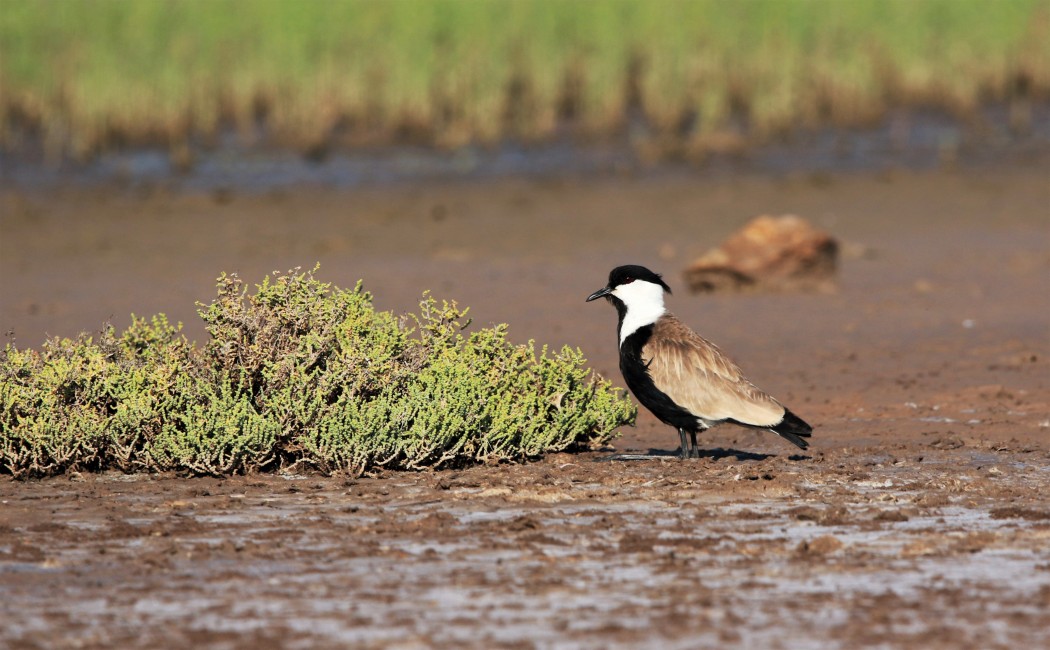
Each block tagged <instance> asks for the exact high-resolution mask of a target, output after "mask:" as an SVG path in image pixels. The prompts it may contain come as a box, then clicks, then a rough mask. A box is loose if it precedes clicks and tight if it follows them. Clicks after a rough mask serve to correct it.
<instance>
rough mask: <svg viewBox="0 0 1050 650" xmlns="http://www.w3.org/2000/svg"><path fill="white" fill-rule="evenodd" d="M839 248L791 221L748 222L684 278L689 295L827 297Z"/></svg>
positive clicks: (769, 218) (761, 219) (805, 225)
mask: <svg viewBox="0 0 1050 650" xmlns="http://www.w3.org/2000/svg"><path fill="white" fill-rule="evenodd" d="M838 254H839V244H838V242H837V241H836V240H835V239H834V238H832V237H831V236H830V235H828V234H827V233H825V232H821V231H819V230H817V229H816V228H814V227H813V226H812V225H811V224H810V223H809V222H808V221H806V220H805V219H803V218H801V217H797V216H795V215H784V216H780V217H773V216H768V215H765V216H761V217H756V218H754V219H752V220H751V221H750V222H748V224H747V225H745V226H744V227H743V228H742V229H741V230H739V231H737V232H736V233H734V234H733V235H731V236H730V237H729V239H727V240H726V241H725V242H723V243H722V245H721V246H719V247H718V248H715V249H712V250H710V251H708V252H707V253H705V254H704V255H703V256H701V257H700V258H699V259H697V260H696V261H695V262H693V263H692V264H690V265H689V266H688V267H687V268H686V269H685V272H684V275H685V280H686V283H687V284H688V285H689V288H690V289H691V290H692V291H694V292H713V291H743V290H773V291H797V290H808V291H813V290H816V291H831V290H833V289H834V288H835V276H836V273H837V270H838Z"/></svg>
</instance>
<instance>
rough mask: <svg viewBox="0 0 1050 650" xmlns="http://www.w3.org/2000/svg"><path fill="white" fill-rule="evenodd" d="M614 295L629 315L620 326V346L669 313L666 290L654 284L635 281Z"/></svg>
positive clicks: (622, 286) (618, 288) (614, 291)
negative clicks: (665, 296) (665, 306)
mask: <svg viewBox="0 0 1050 650" xmlns="http://www.w3.org/2000/svg"><path fill="white" fill-rule="evenodd" d="M612 295H614V296H616V297H617V298H619V299H620V300H621V301H622V302H623V304H624V305H626V306H627V314H626V315H625V316H624V317H623V324H622V325H621V326H620V345H623V342H624V340H625V339H626V338H627V337H628V336H630V335H631V334H634V333H635V332H636V331H637V330H638V328H640V327H645V326H646V325H652V324H653V323H655V322H656V321H657V319H659V318H660V317H661V316H663V315H664V312H666V311H667V310H666V309H665V308H664V288H663V287H661V286H660V285H658V284H653V283H652V282H646V281H644V280H635V281H634V282H631V283H629V284H622V285H620V286H618V287H616V289H615V290H613V292H612Z"/></svg>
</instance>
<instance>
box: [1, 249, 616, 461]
mask: <svg viewBox="0 0 1050 650" xmlns="http://www.w3.org/2000/svg"><path fill="white" fill-rule="evenodd" d="M315 271H316V269H315ZM200 314H201V317H202V318H203V319H204V322H205V324H206V327H207V331H208V333H209V335H210V339H209V341H208V342H207V344H205V345H204V346H203V347H202V348H197V347H195V346H194V345H193V344H191V343H189V342H188V341H187V340H186V339H185V337H184V336H183V335H182V334H181V326H178V327H176V326H172V325H171V324H170V323H169V322H168V321H167V319H166V318H165V317H164V316H163V315H161V316H156V317H154V318H152V319H151V320H149V321H147V320H145V319H140V318H135V317H133V318H132V324H131V326H130V327H129V328H128V329H127V330H126V331H125V332H123V333H122V334H121V335H120V336H117V335H116V333H115V332H114V331H113V329H112V328H107V329H106V330H105V331H103V333H102V334H101V335H100V337H99V340H98V342H95V341H94V340H93V339H91V338H89V337H86V336H81V337H80V338H78V339H76V340H70V339H55V340H52V341H49V342H48V343H46V344H45V345H44V346H43V349H42V351H40V352H37V351H35V350H19V349H17V348H15V347H14V346H12V345H8V346H7V347H6V348H5V349H4V350H3V352H2V353H0V408H2V411H0V471H4V472H7V473H10V474H12V475H14V476H16V477H30V476H43V475H49V474H56V473H61V472H63V471H66V470H69V469H105V468H115V469H120V470H123V471H139V470H151V471H163V470H177V471H185V472H190V473H193V474H214V475H222V474H231V473H246V472H252V471H260V470H268V469H280V468H285V469H288V468H292V467H296V466H306V467H312V468H315V469H317V470H319V471H322V472H328V473H331V472H349V473H351V474H355V475H356V474H360V473H362V472H366V471H368V470H369V469H371V468H375V467H390V468H398V469H418V468H423V467H447V466H456V465H462V464H465V463H472V462H485V461H500V460H515V461H519V460H524V459H528V458H533V457H537V456H539V455H541V454H544V453H548V452H552V451H560V450H565V449H572V448H587V447H591V446H595V445H601V444H603V443H605V442H607V441H608V440H609V439H610V438H611V436H612V434H613V431H614V430H615V429H616V428H617V427H618V426H621V425H623V424H627V423H631V422H633V420H634V416H635V410H634V407H633V406H632V405H631V403H630V402H629V400H627V399H626V397H625V396H624V395H623V394H622V392H621V391H619V390H618V389H613V388H611V386H610V384H609V382H607V381H605V380H604V379H601V378H599V377H596V376H594V375H593V374H592V373H590V372H589V371H588V370H587V369H586V368H585V367H584V364H585V360H584V359H583V357H582V355H581V353H580V351H579V350H573V349H571V348H568V347H566V348H563V349H562V350H561V351H559V352H556V353H553V354H552V353H550V352H549V351H548V350H547V348H546V347H544V348H543V349H542V350H541V351H540V352H539V353H537V352H536V350H535V346H534V344H533V343H532V342H531V341H530V342H529V343H528V344H525V345H515V344H512V343H510V342H509V341H507V338H506V337H507V326H506V325H500V326H497V327H494V328H484V329H480V330H477V331H474V332H472V333H469V334H468V333H465V331H464V330H465V329H466V327H467V326H468V325H469V321H467V320H466V319H465V318H466V310H461V309H459V308H458V307H457V306H456V305H455V303H452V304H449V303H447V302H442V303H440V304H439V303H438V302H437V301H436V300H435V299H434V298H432V297H430V296H429V295H427V294H424V297H423V300H422V301H421V302H420V311H419V313H418V314H408V315H405V316H402V317H397V316H395V315H394V314H392V313H390V312H377V311H375V309H374V308H373V306H372V297H371V295H370V294H369V293H367V292H365V291H363V290H362V288H361V285H360V284H358V286H356V287H355V288H354V289H353V290H341V289H337V288H333V287H332V286H331V285H329V284H326V283H322V282H320V281H318V280H317V279H315V278H314V273H313V272H312V271H311V272H305V273H303V272H299V271H298V270H295V271H292V272H289V273H287V274H278V273H274V274H273V275H272V276H270V277H267V278H265V279H264V280H263V282H262V284H261V285H259V286H258V287H257V290H256V292H255V293H254V294H250V293H249V291H248V288H247V287H246V286H245V285H244V283H243V282H242V281H241V280H240V279H239V278H237V276H235V275H223V276H221V277H220V278H219V280H218V297H217V299H216V300H215V301H214V302H212V303H211V304H210V305H202V306H201V309H200Z"/></svg>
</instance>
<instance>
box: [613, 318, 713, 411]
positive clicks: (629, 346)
mask: <svg viewBox="0 0 1050 650" xmlns="http://www.w3.org/2000/svg"><path fill="white" fill-rule="evenodd" d="M652 335H653V326H652V325H646V326H645V327H639V328H638V329H637V330H635V331H634V332H632V333H631V335H630V336H628V337H627V339H626V340H625V341H624V342H623V345H621V346H620V372H621V373H622V374H623V379H624V381H625V382H627V387H628V388H630V389H631V392H632V393H634V396H635V397H636V398H638V401H639V402H641V403H642V406H644V407H645V408H647V409H649V410H650V411H652V413H653V415H655V416H656V417H657V418H659V419H660V421H661V422H663V423H664V424H667V425H670V426H672V427H675V428H676V429H685V430H686V431H701V430H702V429H703V428H704V427H703V426H702V425H701V424H700V423H699V422H698V421H697V419H696V416H695V415H693V414H691V413H690V412H689V411H687V410H685V409H684V408H682V407H680V406H678V405H677V404H675V403H674V401H673V400H672V399H671V398H670V397H668V396H667V394H666V393H664V392H663V391H662V390H660V389H659V388H658V387H657V386H656V384H654V383H653V378H652V377H651V376H650V375H649V369H648V366H647V364H648V363H649V361H651V360H650V359H643V358H642V349H643V348H644V347H645V344H646V343H648V342H649V338H650V337H651V336H652Z"/></svg>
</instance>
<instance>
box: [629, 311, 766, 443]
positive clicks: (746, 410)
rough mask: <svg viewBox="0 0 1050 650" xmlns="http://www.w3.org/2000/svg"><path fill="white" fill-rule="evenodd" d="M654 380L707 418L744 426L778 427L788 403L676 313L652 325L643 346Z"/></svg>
mask: <svg viewBox="0 0 1050 650" xmlns="http://www.w3.org/2000/svg"><path fill="white" fill-rule="evenodd" d="M642 361H643V362H644V363H648V364H649V375H650V376H651V377H652V378H653V382H654V383H655V384H656V385H657V386H658V387H659V388H660V389H661V390H662V391H663V392H664V393H666V394H667V396H668V397H670V398H671V399H672V400H674V401H675V403H676V404H678V405H679V406H682V407H684V408H686V409H688V410H689V411H690V412H692V413H694V414H695V415H697V416H699V417H701V418H703V419H705V420H713V421H715V420H725V419H727V418H732V419H734V420H736V421H738V422H741V423H743V424H750V425H753V426H759V427H766V426H773V425H775V424H777V423H778V422H780V421H781V420H782V419H783V418H784V407H783V406H781V404H780V403H779V402H777V401H776V400H775V399H773V398H772V397H770V396H769V395H767V394H766V393H764V392H762V391H761V390H759V389H758V387H756V386H755V385H754V384H752V383H751V382H750V381H748V380H747V379H746V378H745V377H744V375H743V374H742V373H741V372H740V368H738V367H737V366H736V364H734V363H733V362H732V361H730V360H729V358H727V357H726V356H725V355H724V354H722V351H721V350H719V349H718V348H717V347H715V345H714V344H712V343H710V342H709V341H707V340H706V339H704V338H703V337H701V336H700V335H698V334H696V333H695V332H693V331H692V330H691V329H689V328H688V327H686V326H685V325H683V324H682V322H681V321H679V320H678V319H677V318H675V317H674V316H672V315H671V314H665V315H664V316H662V317H661V318H660V319H659V320H658V321H656V323H655V324H654V325H653V334H652V337H650V339H649V342H648V343H646V345H645V347H644V348H643V349H642Z"/></svg>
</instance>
